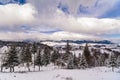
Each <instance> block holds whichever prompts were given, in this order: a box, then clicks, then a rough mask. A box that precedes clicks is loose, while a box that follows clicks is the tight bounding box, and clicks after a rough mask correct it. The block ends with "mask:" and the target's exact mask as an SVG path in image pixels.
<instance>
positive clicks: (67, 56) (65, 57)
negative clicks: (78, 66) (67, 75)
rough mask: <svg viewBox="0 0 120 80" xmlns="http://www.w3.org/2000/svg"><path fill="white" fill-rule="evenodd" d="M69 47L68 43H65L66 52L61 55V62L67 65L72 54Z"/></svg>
mask: <svg viewBox="0 0 120 80" xmlns="http://www.w3.org/2000/svg"><path fill="white" fill-rule="evenodd" d="M70 49H71V47H70V45H69V41H67V45H66V51H65V54H64V55H63V60H64V61H65V62H66V63H68V61H69V58H70V56H71V55H72V53H71V52H70Z"/></svg>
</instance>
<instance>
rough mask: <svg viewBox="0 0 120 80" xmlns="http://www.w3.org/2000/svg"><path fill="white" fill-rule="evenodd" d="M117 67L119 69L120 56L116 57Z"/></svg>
mask: <svg viewBox="0 0 120 80" xmlns="http://www.w3.org/2000/svg"><path fill="white" fill-rule="evenodd" d="M117 67H120V55H119V56H118V57H117Z"/></svg>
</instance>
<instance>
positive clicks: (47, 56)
mask: <svg viewBox="0 0 120 80" xmlns="http://www.w3.org/2000/svg"><path fill="white" fill-rule="evenodd" d="M50 56H51V55H50V49H49V47H45V49H44V54H43V58H42V61H43V64H44V65H45V66H47V65H48V64H49V63H50Z"/></svg>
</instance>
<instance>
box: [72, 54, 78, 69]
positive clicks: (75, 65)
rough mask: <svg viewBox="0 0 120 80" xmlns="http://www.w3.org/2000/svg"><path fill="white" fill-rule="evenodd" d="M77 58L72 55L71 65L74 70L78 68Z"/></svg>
mask: <svg viewBox="0 0 120 80" xmlns="http://www.w3.org/2000/svg"><path fill="white" fill-rule="evenodd" d="M78 63H79V61H78V58H77V57H76V55H75V54H74V55H73V64H74V68H78Z"/></svg>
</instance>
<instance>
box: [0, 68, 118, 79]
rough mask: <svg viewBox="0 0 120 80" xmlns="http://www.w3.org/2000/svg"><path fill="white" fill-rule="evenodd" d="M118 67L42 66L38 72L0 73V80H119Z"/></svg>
mask: <svg viewBox="0 0 120 80" xmlns="http://www.w3.org/2000/svg"><path fill="white" fill-rule="evenodd" d="M119 70H120V69H116V70H115V72H112V71H111V68H106V67H97V68H92V69H86V70H79V69H73V70H67V69H53V68H50V67H47V68H45V67H43V68H42V70H41V71H40V72H27V73H7V72H6V73H0V80H120V71H119Z"/></svg>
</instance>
